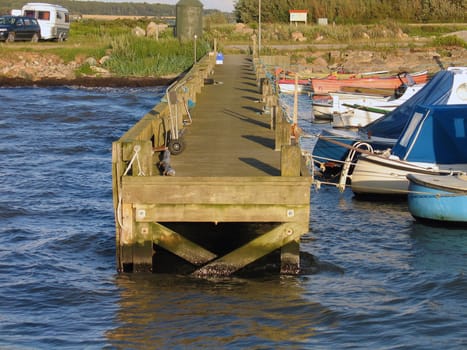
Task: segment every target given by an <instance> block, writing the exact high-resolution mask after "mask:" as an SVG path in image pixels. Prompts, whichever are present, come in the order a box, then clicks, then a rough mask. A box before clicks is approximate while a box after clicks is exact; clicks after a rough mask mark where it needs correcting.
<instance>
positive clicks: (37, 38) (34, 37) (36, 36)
mask: <svg viewBox="0 0 467 350" xmlns="http://www.w3.org/2000/svg"><path fill="white" fill-rule="evenodd" d="M38 41H39V34H37V33H34V35H33V36H32V38H31V42H33V43H37V42H38Z"/></svg>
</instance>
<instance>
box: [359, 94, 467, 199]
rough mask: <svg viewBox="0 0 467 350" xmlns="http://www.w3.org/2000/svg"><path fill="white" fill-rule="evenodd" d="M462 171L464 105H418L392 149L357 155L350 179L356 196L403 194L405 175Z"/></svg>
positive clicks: (466, 161) (466, 146)
mask: <svg viewBox="0 0 467 350" xmlns="http://www.w3.org/2000/svg"><path fill="white" fill-rule="evenodd" d="M466 93H467V85H466ZM465 97H466V99H467V94H466V96H465ZM462 172H467V105H466V104H455V105H431V106H424V105H419V106H418V107H417V108H416V109H415V111H414V113H413V115H412V117H411V118H410V121H409V123H408V124H407V126H406V128H405V130H404V132H403V133H402V135H401V137H400V138H399V139H398V141H397V143H396V144H395V146H394V148H393V149H392V150H391V151H390V152H388V151H386V152H383V153H375V152H373V153H372V154H362V155H360V157H358V159H357V161H356V163H355V166H354V168H353V171H352V174H351V175H350V179H351V187H352V191H353V192H354V193H355V194H356V195H360V196H362V195H365V196H371V197H375V195H377V196H380V195H384V196H405V195H407V193H408V187H409V186H408V185H409V183H408V180H407V175H408V174H430V175H442V174H456V173H462Z"/></svg>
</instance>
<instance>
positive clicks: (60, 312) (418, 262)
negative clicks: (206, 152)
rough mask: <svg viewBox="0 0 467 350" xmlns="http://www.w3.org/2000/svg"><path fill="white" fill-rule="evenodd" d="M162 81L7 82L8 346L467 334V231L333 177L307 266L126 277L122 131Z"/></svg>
mask: <svg viewBox="0 0 467 350" xmlns="http://www.w3.org/2000/svg"><path fill="white" fill-rule="evenodd" d="M162 93H163V89H162V88H151V89H137V90H132V89H72V88H54V89H43V88H40V89H39V88H21V89H6V88H4V89H0V98H1V101H2V107H1V112H0V113H1V118H0V157H1V158H0V159H1V164H2V166H1V168H0V193H1V196H0V349H51V348H57V349H165V348H171V349H188V348H208V349H219V348H232V349H244V348H248V349H440V348H442V349H466V348H467V321H466V320H465V318H466V316H467V276H466V265H467V230H453V229H449V230H448V229H441V228H430V227H427V226H423V225H421V224H418V223H416V222H415V221H414V220H413V219H412V218H411V216H410V214H409V213H408V211H407V206H406V204H405V203H371V202H362V201H356V200H355V199H353V198H352V194H351V193H350V192H345V193H344V194H340V193H339V192H338V191H337V190H336V189H335V188H332V187H323V188H321V189H320V190H319V191H315V190H313V193H312V203H311V205H312V207H311V208H312V213H311V229H310V233H309V234H307V235H305V236H304V238H303V243H302V245H301V249H302V251H303V252H304V254H305V255H306V256H308V258H310V257H311V256H314V257H315V258H316V259H318V260H319V263H318V264H314V265H309V264H308V265H307V266H308V268H307V269H306V271H305V272H304V273H303V274H302V275H300V276H296V277H291V276H262V277H258V278H250V279H242V278H226V279H220V280H198V279H193V278H190V277H185V276H172V275H151V274H134V275H124V274H122V275H118V274H117V273H116V270H115V246H114V244H115V236H114V235H115V229H114V221H113V220H114V219H113V209H112V199H111V143H112V141H114V140H116V139H118V138H119V137H120V136H121V135H122V133H123V132H124V131H126V130H127V129H128V128H129V126H130V125H132V124H134V122H135V121H136V120H137V119H139V118H140V117H141V116H142V115H143V114H144V113H145V112H147V111H148V110H149V109H150V108H151V107H152V106H153V105H154V104H156V103H157V101H159V99H160V97H161V95H162ZM195 122H196V121H195ZM301 125H302V127H303V128H304V129H305V130H307V131H309V132H314V131H316V130H317V128H318V126H316V127H314V126H312V125H311V124H310V123H309V117H308V116H306V115H305V116H303V119H302V120H301ZM305 265H306V264H305Z"/></svg>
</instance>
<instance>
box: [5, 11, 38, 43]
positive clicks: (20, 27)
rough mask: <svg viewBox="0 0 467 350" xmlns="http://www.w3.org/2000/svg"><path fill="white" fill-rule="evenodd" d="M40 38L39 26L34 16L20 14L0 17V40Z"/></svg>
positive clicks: (35, 40) (31, 39) (33, 40)
mask: <svg viewBox="0 0 467 350" xmlns="http://www.w3.org/2000/svg"><path fill="white" fill-rule="evenodd" d="M40 38H41V27H39V23H38V22H37V20H36V19H35V18H30V17H22V16H1V17H0V41H6V42H12V41H15V40H30V41H32V42H37V41H39V39H40Z"/></svg>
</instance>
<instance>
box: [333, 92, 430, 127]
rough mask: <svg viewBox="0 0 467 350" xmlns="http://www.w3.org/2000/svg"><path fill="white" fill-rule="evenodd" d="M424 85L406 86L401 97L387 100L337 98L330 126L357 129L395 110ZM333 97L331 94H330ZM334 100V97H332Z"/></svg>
mask: <svg viewBox="0 0 467 350" xmlns="http://www.w3.org/2000/svg"><path fill="white" fill-rule="evenodd" d="M424 85H425V84H415V85H412V86H408V87H407V88H406V89H405V91H404V93H403V94H402V95H401V96H397V95H394V96H390V97H388V98H380V99H377V98H368V97H365V98H364V99H361V100H348V99H343V98H342V97H337V100H338V101H339V102H338V107H337V109H336V110H333V113H332V126H333V127H335V128H359V127H364V126H367V125H368V124H370V123H371V122H373V121H375V120H377V119H379V118H381V117H382V116H383V115H385V114H386V113H388V112H390V111H392V110H394V109H396V108H397V107H399V106H400V105H401V104H402V103H404V102H405V101H407V100H408V99H409V98H410V97H412V96H413V95H415V94H416V93H417V92H418V91H419V90H420V89H421V88H422V87H423V86H424ZM331 96H333V93H331ZM333 99H334V96H333Z"/></svg>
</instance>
